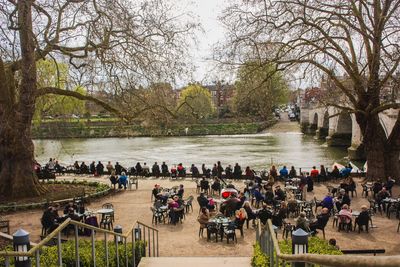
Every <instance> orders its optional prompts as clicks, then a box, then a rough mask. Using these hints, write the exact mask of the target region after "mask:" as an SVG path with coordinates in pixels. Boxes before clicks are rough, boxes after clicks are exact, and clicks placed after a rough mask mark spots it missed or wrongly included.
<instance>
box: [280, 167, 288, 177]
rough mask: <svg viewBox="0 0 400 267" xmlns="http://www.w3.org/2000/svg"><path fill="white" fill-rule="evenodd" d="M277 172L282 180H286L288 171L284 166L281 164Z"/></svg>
mask: <svg viewBox="0 0 400 267" xmlns="http://www.w3.org/2000/svg"><path fill="white" fill-rule="evenodd" d="M279 174H280V178H281V179H282V180H286V178H288V175H289V171H288V169H287V168H286V166H283V168H282V169H281V170H280V171H279Z"/></svg>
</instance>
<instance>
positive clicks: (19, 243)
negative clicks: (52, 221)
mask: <svg viewBox="0 0 400 267" xmlns="http://www.w3.org/2000/svg"><path fill="white" fill-rule="evenodd" d="M13 246H14V251H17V252H28V251H29V249H30V246H31V245H30V241H29V233H28V232H26V231H25V230H23V229H19V230H18V231H16V232H15V233H14V234H13ZM31 266H32V263H31V259H30V258H29V257H27V256H22V257H15V267H31Z"/></svg>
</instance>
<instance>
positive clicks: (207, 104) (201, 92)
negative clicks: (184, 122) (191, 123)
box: [178, 84, 214, 120]
mask: <svg viewBox="0 0 400 267" xmlns="http://www.w3.org/2000/svg"><path fill="white" fill-rule="evenodd" d="M178 109H179V110H178V113H179V115H180V116H182V117H184V118H185V119H189V120H198V119H203V118H208V117H210V116H211V115H212V114H213V112H214V107H213V105H212V101H211V94H210V92H209V91H208V90H207V89H206V88H204V87H201V86H200V85H198V84H192V85H189V86H188V87H186V88H185V89H184V90H183V91H182V92H181V96H180V98H179V101H178Z"/></svg>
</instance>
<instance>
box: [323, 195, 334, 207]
mask: <svg viewBox="0 0 400 267" xmlns="http://www.w3.org/2000/svg"><path fill="white" fill-rule="evenodd" d="M321 206H322V208H327V209H328V210H329V211H330V210H332V209H333V197H332V194H331V193H328V194H327V195H326V196H325V198H324V199H323V200H322V201H321Z"/></svg>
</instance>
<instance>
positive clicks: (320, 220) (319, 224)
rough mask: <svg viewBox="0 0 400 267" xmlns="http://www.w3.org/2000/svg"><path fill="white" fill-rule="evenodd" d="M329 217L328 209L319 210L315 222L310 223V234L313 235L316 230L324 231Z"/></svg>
mask: <svg viewBox="0 0 400 267" xmlns="http://www.w3.org/2000/svg"><path fill="white" fill-rule="evenodd" d="M329 217H330V214H329V209H328V208H323V209H322V210H321V213H320V214H318V215H317V220H316V221H314V222H312V223H310V230H311V232H313V233H314V234H315V233H316V230H317V229H324V228H325V226H326V224H327V223H328V221H329Z"/></svg>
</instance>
